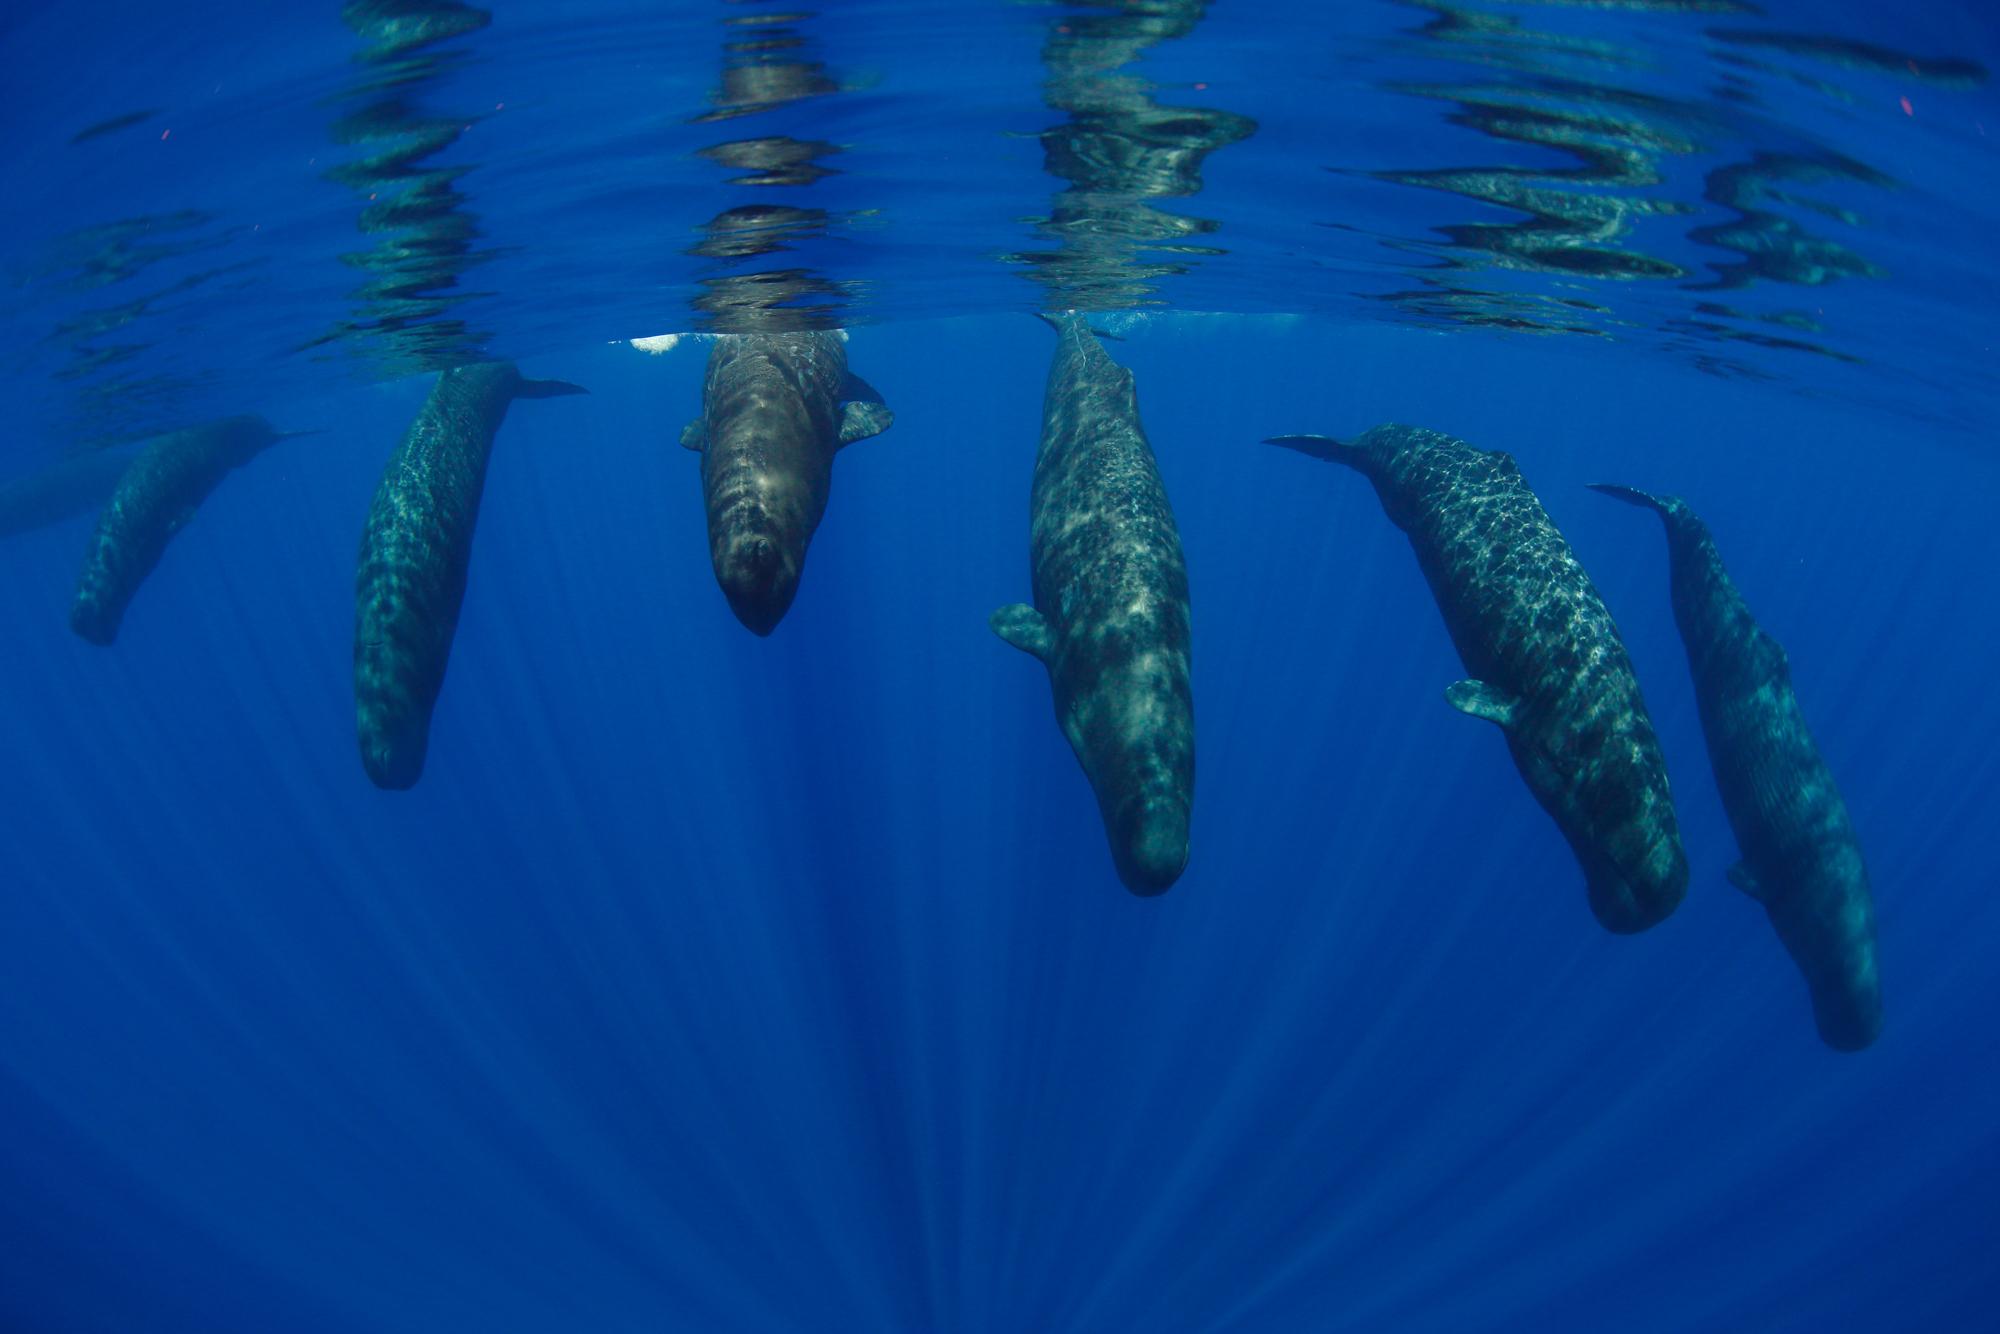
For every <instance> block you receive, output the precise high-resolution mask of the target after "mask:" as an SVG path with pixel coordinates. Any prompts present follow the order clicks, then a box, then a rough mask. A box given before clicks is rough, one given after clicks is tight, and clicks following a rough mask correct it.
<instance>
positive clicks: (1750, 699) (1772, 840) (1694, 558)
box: [1592, 485, 1882, 1051]
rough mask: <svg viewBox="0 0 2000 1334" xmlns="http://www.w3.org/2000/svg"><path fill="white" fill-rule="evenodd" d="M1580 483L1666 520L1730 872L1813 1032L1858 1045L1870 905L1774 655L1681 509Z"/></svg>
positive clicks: (1867, 976)
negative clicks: (1802, 982) (1786, 964)
mask: <svg viewBox="0 0 2000 1334" xmlns="http://www.w3.org/2000/svg"><path fill="white" fill-rule="evenodd" d="M1592 489H1593V490H1597V491H1602V492H1603V493H1604V494H1606V495H1608V496H1615V497H1617V498H1618V499H1619V500H1623V501H1625V502H1626V503H1628V504H1632V505H1640V506H1644V507H1646V508H1649V509H1651V510H1653V511H1654V512H1655V513H1657V514H1658V515H1659V516H1660V520H1661V522H1662V523H1664V524H1665V525H1666V529H1667V555H1668V561H1669V566H1670V569H1671V578H1672V587H1673V602H1674V621H1675V623H1676V624H1678V625H1679V626H1680V632H1681V641H1682V643H1683V644H1684V645H1685V646H1686V648H1687V655H1688V668H1689V671H1690V672H1691V673H1692V674H1693V676H1694V687H1695V701H1696V703H1697V704H1698V705H1699V706H1700V709H1701V730H1702V732H1703V734H1704V735H1705V736H1706V737H1707V738H1708V758H1709V763H1710V764H1711V765H1712V766H1713V767H1714V769H1715V782H1716V786H1717V787H1718V788H1720V789H1721V792H1722V806H1723V809H1724V810H1725V811H1726V812H1727V813H1728V815H1729V827H1730V828H1731V829H1732V830H1734V831H1735V833H1736V845H1737V847H1738V848H1739V849H1741V851H1742V853H1743V860H1742V861H1740V862H1738V863H1737V864H1736V865H1735V866H1734V867H1732V868H1731V869H1730V872H1729V878H1730V880H1731V881H1732V882H1733V883H1735V884H1736V885H1737V886H1738V887H1739V888H1741V889H1742V890H1744V891H1745V892H1746V893H1748V894H1749V895H1750V896H1751V897H1752V898H1754V899H1756V900H1757V901H1758V902H1759V903H1761V904H1763V905H1764V911H1765V913H1766V914H1767V915H1768V916H1769V917H1770V919H1771V925H1772V926H1773V927H1774V928H1776V930H1777V932H1778V938H1779V939H1780V940H1782V941H1783V942H1784V944H1785V949H1786V950H1787V951H1789V952H1790V954H1791V956H1792V958H1793V960H1794V961H1795V962H1796V963H1797V964H1798V966H1799V971H1800V972H1802V973H1804V974H1805V979H1806V986H1807V988H1808V990H1809V991H1810V992H1811V994H1812V1006H1813V1018H1814V1020H1815V1021H1816V1022H1817V1024H1818V1026H1819V1033H1820V1037H1821V1038H1822V1039H1823V1040H1824V1041H1825V1042H1826V1044H1827V1045H1828V1046H1829V1047H1834V1048H1837V1049H1838V1050H1841V1051H1858V1050H1859V1049H1861V1048H1863V1047H1866V1046H1867V1045H1868V1044H1869V1043H1871V1042H1873V1041H1874V1040H1875V1035H1876V1034H1877V1033H1879V1032H1881V1029H1882V984H1881V978H1880V977H1879V976H1878V973H1877V969H1876V958H1875V906H1874V900H1873V898H1872V897H1871V896H1870V894H1869V891H1868V868H1867V866H1866V864H1865V863H1864V862H1863V861H1862V858H1861V845H1860V841H1859V840H1858V839H1856V837H1855V835H1854V826H1853V825H1852V824H1851V823H1850V822H1849V820H1848V818H1847V806H1846V803H1844V802H1843V801H1841V799H1840V791H1839V789H1838V788H1836V787H1835V786H1834V782H1833V775H1832V774H1831V773H1830V772H1828V770H1827V767H1826V761H1825V760H1824V759H1822V758H1821V757H1820V753H1819V747H1818V746H1816V745H1815V744H1813V739H1812V733H1811V732H1810V731H1808V730H1807V728H1806V720H1805V715H1804V714H1803V713H1802V712H1800V710H1799V701H1798V697H1797V696H1796V695H1794V694H1793V693H1792V673H1791V667H1790V664H1789V663H1788V662H1787V661H1786V658H1785V650H1784V649H1783V647H1781V646H1780V645H1779V644H1778V641H1776V640H1775V639H1773V638H1771V636H1770V635H1769V634H1767V633H1765V631H1764V629H1763V628H1762V627H1761V626H1759V625H1758V624H1757V622H1756V620H1755V619H1754V618H1753V617H1752V616H1751V615H1750V608H1749V606H1748V605H1747V604H1745V603H1744V601H1743V595H1742V594H1740V593H1738V592H1737V591H1736V585H1735V582H1734V581H1732V580H1731V579H1730V577H1729V571H1728V570H1727V569H1726V568H1724V566H1723V564H1722V557H1721V555H1720V554H1718V553H1717V551H1716V549H1715V541H1714V539H1713V538H1711V537H1710V536H1709V532H1708V525H1707V524H1705V523H1703V522H1702V521H1701V519H1700V518H1699V517H1697V516H1696V514H1695V513H1694V511H1693V510H1691V509H1689V508H1688V507H1687V504H1686V502H1685V501H1682V500H1680V499H1679V498H1678V497H1675V496H1652V495H1648V494H1646V493H1645V492H1644V491H1634V490H1632V489H1631V488H1630V487H1623V486H1601V485H1600V486H1596V487H1593V488H1592Z"/></svg>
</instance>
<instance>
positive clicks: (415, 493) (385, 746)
mask: <svg viewBox="0 0 2000 1334" xmlns="http://www.w3.org/2000/svg"><path fill="white" fill-rule="evenodd" d="M583 392H584V390H582V389H580V388H578V387H577V386H576V385H573V384H566V383H564V382H563V381H561V380H527V379H523V378H522V377H521V373H520V371H518V370H516V369H515V367H514V364H513V363H512V362H507V361H491V362H481V363H479V364H477V365H472V366H460V367H458V368H456V369H454V370H448V371H446V372H444V373H443V374H442V375H440V376H438V382H437V385H436V386H435V387H434V388H433V389H432V390H431V394H430V397H429V398H428V399H426V400H425V401H424V406H423V410H422V411H420V412H419V413H418V414H417V419H416V420H415V421H413V422H411V423H410V429H409V431H408V432H407V433H406V434H405V435H404V436H403V443H402V444H400V445H398V446H397V447H396V452H395V453H394V454H392V455H390V457H389V464H388V466H387V467H386V468H385V469H383V472H382V481H381V483H380V484H379V485H377V487H376V488H375V499H374V502H373V503H372V504H371V505H369V507H368V526H367V528H366V529H364V530H363V531H362V534H361V558H360V562H359V564H358V565H357V567H356V570H355V577H354V721H355V727H356V731H357V732H358V734H359V737H360V741H361V764H362V767H363V768H365V769H366V770H367V771H368V777H369V778H371V779H373V780H374V782H375V785H376V786H377V787H386V788H406V787H409V786H411V785H412V784H414V783H415V782H416V781H417V779H418V777H419V776H420V775H421V774H422V773H423V771H424V752H425V750H426V749H427V748H428V746H429V744H430V728H431V709H432V708H433V707H434V706H435V705H436V704H437V696H438V690H439V688H440V687H442V686H443V685H444V669H445V663H446V661H447V660H448V659H449V658H450V656H451V640H452V636H453V635H454V634H455V633H456V632H457V630H458V611H459V606H460V604H462V603H463V602H464V601H465V575H466V569H467V567H468V565H469V563H470V560H471V556H472V530H473V527H474V525H476V524H477V523H478V521H479V500H480V495H481V493H482V492H483V491H484V489H485V486H486V461H487V459H488V457H489V456H490V455H491V453H492V449H493V436H494V434H495V433H496V432H497V431H499V429H500V423H501V422H502V421H503V420H505V418H506V416H507V407H508V405H509V404H510V403H512V402H513V401H514V400H515V399H517V398H550V397H553V396H555V395H558V394H581V393H583Z"/></svg>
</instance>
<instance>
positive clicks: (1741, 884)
mask: <svg viewBox="0 0 2000 1334" xmlns="http://www.w3.org/2000/svg"><path fill="white" fill-rule="evenodd" d="M1728 875H1729V883H1730V884H1732V885H1734V886H1736V887H1737V888H1738V889H1740V890H1742V891H1743V892H1744V893H1745V894H1748V895H1749V896H1750V897H1751V898H1753V899H1755V900H1757V902H1759V903H1762V902H1763V901H1764V885H1763V882H1762V881H1760V880H1758V879H1757V877H1756V875H1755V874H1754V873H1753V872H1752V871H1751V870H1750V868H1749V867H1748V866H1747V865H1745V864H1744V863H1742V862H1738V863H1736V865H1734V866H1732V867H1730V868H1729V871H1728Z"/></svg>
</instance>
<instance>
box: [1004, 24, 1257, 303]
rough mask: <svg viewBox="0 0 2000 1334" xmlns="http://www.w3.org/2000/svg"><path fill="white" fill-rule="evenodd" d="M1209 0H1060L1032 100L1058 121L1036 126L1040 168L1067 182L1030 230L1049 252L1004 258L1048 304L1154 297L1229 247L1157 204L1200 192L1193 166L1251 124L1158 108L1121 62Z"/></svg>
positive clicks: (1169, 35) (1201, 224)
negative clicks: (1070, 0)
mask: <svg viewBox="0 0 2000 1334" xmlns="http://www.w3.org/2000/svg"><path fill="white" fill-rule="evenodd" d="M1207 8H1208V5H1207V0H1122V2H1119V3H1112V2H1107V3H1101V4H1091V5H1068V6H1064V7H1063V12H1062V13H1061V14H1060V15H1059V16H1057V17H1055V18H1052V19H1050V20H1049V24H1048V34H1047V37H1046V38H1045V39H1044V41H1043V44H1042V65H1043V68H1044V69H1045V70H1046V71H1047V73H1048V78H1047V80H1046V81H1045V82H1044V83H1043V85H1042V100H1043V102H1044V103H1045V104H1046V105H1047V106H1048V107H1049V109H1050V110H1052V111H1059V112H1061V113H1063V115H1064V116H1065V117H1067V119H1065V120H1064V121H1063V122H1062V123H1061V124H1058V125H1052V126H1050V127H1049V128H1048V129H1046V130H1043V131H1042V132H1041V136H1040V138H1041V141H1042V153H1043V169H1044V170H1045V171H1047V172H1048V174H1049V175H1051V176H1054V177H1056V178H1058V179H1059V180H1062V181H1064V182H1067V184H1066V185H1065V187H1064V188H1063V189H1062V190H1061V191H1059V192H1058V193H1057V194H1056V196H1055V198H1054V199H1053V200H1052V201H1051V202H1050V205H1049V213H1048V216H1047V217H1044V218H1040V219H1037V220H1036V221H1035V229H1036V231H1038V232H1039V233H1041V235H1042V236H1043V237H1045V238H1047V239H1048V240H1050V241H1052V242H1054V243H1055V249H1053V250H1029V251H1021V252H1019V253H1016V254H1013V255H1009V256H1008V257H1007V258H1008V259H1009V260H1010V261H1012V262H1014V263H1017V264H1025V265H1029V266H1031V269H1030V275H1029V276H1031V277H1032V278H1034V280H1035V281H1036V282H1039V283H1041V284H1042V285H1043V286H1044V287H1046V288H1047V289H1048V297H1047V298H1046V300H1045V302H1044V305H1045V308H1046V309H1049V310H1124V309H1129V308H1131V307H1134V306H1141V305H1151V304H1155V303H1156V301H1157V297H1156V296H1155V293H1156V292H1157V290H1158V283H1159V280H1160V279H1162V278H1165V277H1168V276H1169V275H1172V274H1176V273H1181V272H1185V271H1186V269H1187V268H1188V266H1189V265H1190V264H1192V263H1194V262H1195V261H1196V260H1197V259H1198V258H1199V257H1202V256H1211V255H1221V254H1225V253H1227V252H1226V251H1224V250H1222V249H1221V248H1219V247H1217V246H1214V245H1211V244H1207V243H1205V242H1202V241H1198V240H1196V239H1195V238H1197V237H1205V236H1207V235H1209V234H1210V233H1212V232H1214V231H1215V228H1216V224H1215V223H1214V222H1212V221H1209V220H1207V219H1204V218H1198V217H1192V216H1189V215H1186V214H1182V213H1177V212H1171V211H1168V210H1166V209H1163V208H1159V207H1156V206H1155V202H1154V201H1156V200H1167V199H1181V198H1186V197H1188V196H1190V195H1193V194H1196V193H1198V192H1199V191H1200V190H1201V184H1202V183H1201V168H1202V162H1203V161H1204V159H1206V158H1207V157H1208V155H1209V154H1210V153H1213V152H1214V151H1215V150H1216V149H1218V148H1224V147H1226V146H1228V145H1230V144H1233V143H1236V142H1238V141H1239V140H1242V139H1246V138H1248V137H1249V136H1250V135H1251V134H1252V133H1253V132H1254V131H1255V130H1256V128H1257V126H1256V122H1254V121H1252V120H1250V119H1249V118H1248V117H1246V116H1239V115H1236V114H1234V113H1233V112H1228V111H1220V110H1215V109H1212V108H1208V107H1191V106H1180V105H1168V104H1162V103H1161V102H1159V101H1157V100H1155V98H1154V96H1153V95H1154V93H1155V92H1156V91H1157V90H1156V89H1155V88H1154V87H1153V85H1152V84H1150V83H1148V82H1147V81H1146V80H1145V79H1143V78H1141V77H1139V76H1138V75H1137V74H1133V73H1127V72H1125V66H1127V65H1129V64H1131V63H1132V62H1134V61H1136V60H1138V59H1139V58H1140V57H1141V56H1142V55H1144V54H1145V52H1146V50H1147V49H1148V48H1150V47H1152V46H1154V45H1156V44H1158V43H1160V42H1166V41H1172V40H1175V39H1178V38H1183V37H1186V36H1187V35H1188V34H1190V33H1191V32H1193V31H1194V29H1195V27H1196V25H1197V24H1199V23H1200V22H1201V19H1202V15H1203V13H1204V12H1205V11H1206V10H1207Z"/></svg>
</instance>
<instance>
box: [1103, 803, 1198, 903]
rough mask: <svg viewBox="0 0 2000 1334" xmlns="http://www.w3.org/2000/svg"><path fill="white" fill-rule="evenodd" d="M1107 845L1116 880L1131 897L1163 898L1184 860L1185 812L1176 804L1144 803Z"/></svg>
mask: <svg viewBox="0 0 2000 1334" xmlns="http://www.w3.org/2000/svg"><path fill="white" fill-rule="evenodd" d="M1114 832H1115V835H1116V836H1115V837H1114V838H1113V839H1112V841H1111V855H1112V860H1113V861H1115V862H1116V863H1117V864H1118V878H1119V879H1120V880H1123V881H1124V882H1125V888H1127V889H1129V890H1131V891H1132V892H1133V893H1134V894H1138V895H1141V896H1143V897H1151V896H1152V895H1154V894H1163V893H1165V892H1166V891H1167V890H1168V888H1170V887H1171V886H1172V885H1173V883H1174V881H1176V880H1178V879H1180V878H1181V872H1182V871H1183V870H1185V869H1186V868H1187V859H1188V811H1187V807H1186V805H1184V804H1182V803H1180V802H1177V801H1155V802H1148V803H1146V804H1144V805H1143V806H1141V807H1140V808H1139V809H1137V810H1135V811H1134V812H1132V813H1131V815H1130V816H1129V817H1128V818H1126V819H1125V820H1122V821H1120V827H1119V828H1118V829H1117V830H1116V831H1114Z"/></svg>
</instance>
